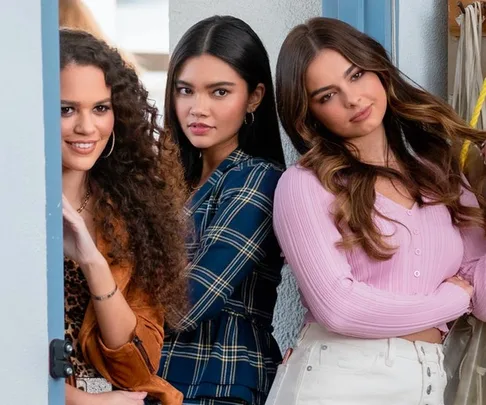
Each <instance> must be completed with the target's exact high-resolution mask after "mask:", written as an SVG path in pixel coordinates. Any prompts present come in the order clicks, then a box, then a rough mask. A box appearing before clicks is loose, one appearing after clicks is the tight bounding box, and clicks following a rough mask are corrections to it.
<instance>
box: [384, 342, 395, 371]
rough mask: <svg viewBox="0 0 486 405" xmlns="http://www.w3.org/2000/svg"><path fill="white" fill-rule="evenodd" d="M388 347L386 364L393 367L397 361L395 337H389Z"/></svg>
mask: <svg viewBox="0 0 486 405" xmlns="http://www.w3.org/2000/svg"><path fill="white" fill-rule="evenodd" d="M387 343H388V347H387V351H386V355H385V364H386V365H387V366H388V367H392V366H393V363H394V362H395V357H396V352H397V347H396V344H395V340H394V339H387Z"/></svg>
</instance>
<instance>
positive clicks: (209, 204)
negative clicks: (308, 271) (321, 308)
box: [159, 149, 283, 405]
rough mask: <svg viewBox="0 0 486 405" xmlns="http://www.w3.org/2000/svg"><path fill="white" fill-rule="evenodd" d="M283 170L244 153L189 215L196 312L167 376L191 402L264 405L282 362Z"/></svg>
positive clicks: (170, 342)
mask: <svg viewBox="0 0 486 405" xmlns="http://www.w3.org/2000/svg"><path fill="white" fill-rule="evenodd" d="M282 172H283V170H282V169H281V168H279V167H277V166H275V165H273V164H271V163H269V162H267V161H265V160H262V159H255V158H252V157H250V156H249V155H247V154H245V153H244V152H242V151H241V150H240V149H236V150H235V151H234V152H233V153H232V154H231V155H230V156H229V157H228V158H227V159H226V160H225V161H224V162H222V163H221V165H220V166H219V167H218V169H217V170H216V171H215V172H214V173H213V174H212V175H211V177H210V178H209V180H208V181H207V182H206V183H205V184H204V185H203V187H202V188H201V189H200V190H199V191H197V192H196V194H195V195H194V196H193V198H192V201H191V203H190V204H189V206H188V207H187V213H188V215H190V216H192V218H193V220H194V232H193V237H192V238H191V240H189V241H188V244H187V247H188V252H189V259H190V262H191V267H190V270H191V271H190V281H189V283H190V292H191V299H192V303H193V306H192V309H191V311H190V312H189V314H188V315H187V316H186V317H185V318H184V319H183V320H182V322H181V327H182V332H180V333H177V334H174V335H169V337H168V339H167V340H166V342H165V344H164V348H163V352H162V360H161V364H160V370H159V375H160V376H161V377H163V378H165V379H166V380H167V381H169V382H170V383H171V384H173V385H174V386H175V387H176V388H177V389H179V390H180V391H182V392H183V393H184V396H185V398H186V399H187V400H190V399H198V398H201V399H202V397H206V398H215V399H218V398H221V399H223V398H224V400H226V401H229V400H232V399H235V400H243V401H246V403H248V404H258V405H259V404H262V405H263V404H264V402H265V398H266V395H267V393H268V391H269V390H270V386H271V384H272V381H273V378H274V376H275V372H276V365H277V363H278V362H279V361H280V360H281V354H280V350H279V348H278V346H277V343H276V342H275V340H274V339H273V337H272V331H273V329H272V326H271V323H272V317H273V310H274V306H275V302H276V299H277V292H276V289H277V285H278V284H279V282H280V277H281V276H280V270H281V267H282V261H283V259H282V258H281V256H280V247H279V245H278V243H277V240H276V237H275V235H274V233H273V227H272V210H273V196H274V191H275V188H276V186H277V182H278V180H279V178H280V176H281V175H282Z"/></svg>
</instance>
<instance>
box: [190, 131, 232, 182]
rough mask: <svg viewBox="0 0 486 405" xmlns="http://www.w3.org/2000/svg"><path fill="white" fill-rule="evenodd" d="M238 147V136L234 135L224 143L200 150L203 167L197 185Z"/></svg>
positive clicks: (204, 180)
mask: <svg viewBox="0 0 486 405" xmlns="http://www.w3.org/2000/svg"><path fill="white" fill-rule="evenodd" d="M237 147H238V136H237V135H235V136H234V137H233V138H231V139H230V140H229V141H228V142H225V143H224V144H220V145H215V146H213V147H211V148H208V149H204V150H203V151H202V161H203V167H202V172H201V179H200V180H199V186H201V185H203V184H204V183H205V182H206V180H207V179H208V178H209V176H211V174H212V173H213V172H214V171H215V170H216V169H217V168H218V166H219V165H220V164H221V162H223V161H224V160H225V159H226V158H227V157H228V156H229V155H231V153H232V152H233V151H234V150H235V149H236V148H237Z"/></svg>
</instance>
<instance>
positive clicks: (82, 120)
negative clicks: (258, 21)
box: [60, 30, 186, 405]
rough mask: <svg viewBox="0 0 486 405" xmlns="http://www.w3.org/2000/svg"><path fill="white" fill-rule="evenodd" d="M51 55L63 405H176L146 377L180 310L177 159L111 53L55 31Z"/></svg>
mask: <svg viewBox="0 0 486 405" xmlns="http://www.w3.org/2000/svg"><path fill="white" fill-rule="evenodd" d="M60 54H61V133H62V141H61V144H62V181H63V199H62V205H63V217H64V255H65V262H64V271H65V305H66V308H65V322H66V337H67V338H68V339H70V340H72V341H73V347H74V354H73V363H74V366H75V374H74V378H72V379H71V381H70V383H71V385H67V386H66V403H67V404H73V405H78V404H79V405H83V404H89V405H92V404H116V405H122V404H123V405H125V404H126V405H132V404H133V405H134V404H142V403H143V399H144V397H145V396H146V395H147V393H148V394H149V395H151V396H153V397H156V398H158V399H159V400H162V403H163V404H180V403H181V401H182V395H181V394H180V393H179V392H178V391H177V390H175V389H174V388H173V387H172V386H170V385H169V384H168V383H167V382H165V381H164V380H162V379H161V378H160V377H158V376H157V375H156V374H155V373H156V370H157V366H158V363H159V359H160V353H161V349H162V344H163V338H164V332H163V327H164V324H168V325H176V324H177V322H178V320H179V317H180V314H181V313H182V311H184V308H185V307H186V277H185V270H184V269H185V266H186V259H185V247H184V239H185V232H184V229H185V225H184V223H185V221H184V219H183V210H182V209H183V204H184V202H185V198H186V195H185V191H184V190H185V187H184V180H183V171H182V167H181V165H180V164H179V159H178V152H177V149H176V147H175V145H174V144H173V142H172V141H171V139H170V138H169V137H167V136H166V134H165V132H164V131H163V130H162V129H161V128H160V127H159V126H158V124H157V109H156V108H155V107H154V106H153V105H152V104H151V103H150V102H149V100H148V94H147V91H146V90H145V89H144V87H143V86H142V84H141V83H140V81H139V79H138V77H137V75H136V73H135V72H134V70H133V69H132V68H131V67H129V66H128V65H127V64H126V63H125V62H124V61H123V60H122V58H121V57H120V54H119V53H118V52H117V51H116V50H114V49H111V48H110V47H109V46H108V45H106V44H105V43H104V42H102V41H100V40H98V39H96V38H94V37H93V36H92V35H91V34H88V33H86V32H83V31H72V30H61V31H60ZM112 385H113V386H115V387H117V388H119V389H121V390H120V391H111V386H112ZM75 387H77V388H79V389H76V388H75ZM122 390H127V391H139V392H126V391H122ZM83 391H84V392H83ZM104 391H110V392H104Z"/></svg>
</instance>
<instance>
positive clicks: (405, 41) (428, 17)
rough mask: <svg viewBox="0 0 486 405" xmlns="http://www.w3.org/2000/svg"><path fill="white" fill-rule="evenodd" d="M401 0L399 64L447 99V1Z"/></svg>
mask: <svg viewBox="0 0 486 405" xmlns="http://www.w3.org/2000/svg"><path fill="white" fill-rule="evenodd" d="M397 1H398V66H399V68H400V70H402V71H403V72H404V73H405V74H406V75H408V76H409V77H410V78H411V79H412V80H414V81H415V82H417V83H418V84H420V85H421V86H422V87H424V88H425V89H426V90H428V91H430V92H432V93H434V94H436V95H438V96H441V97H443V98H444V99H446V98H447V0H427V1H423V0H397Z"/></svg>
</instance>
